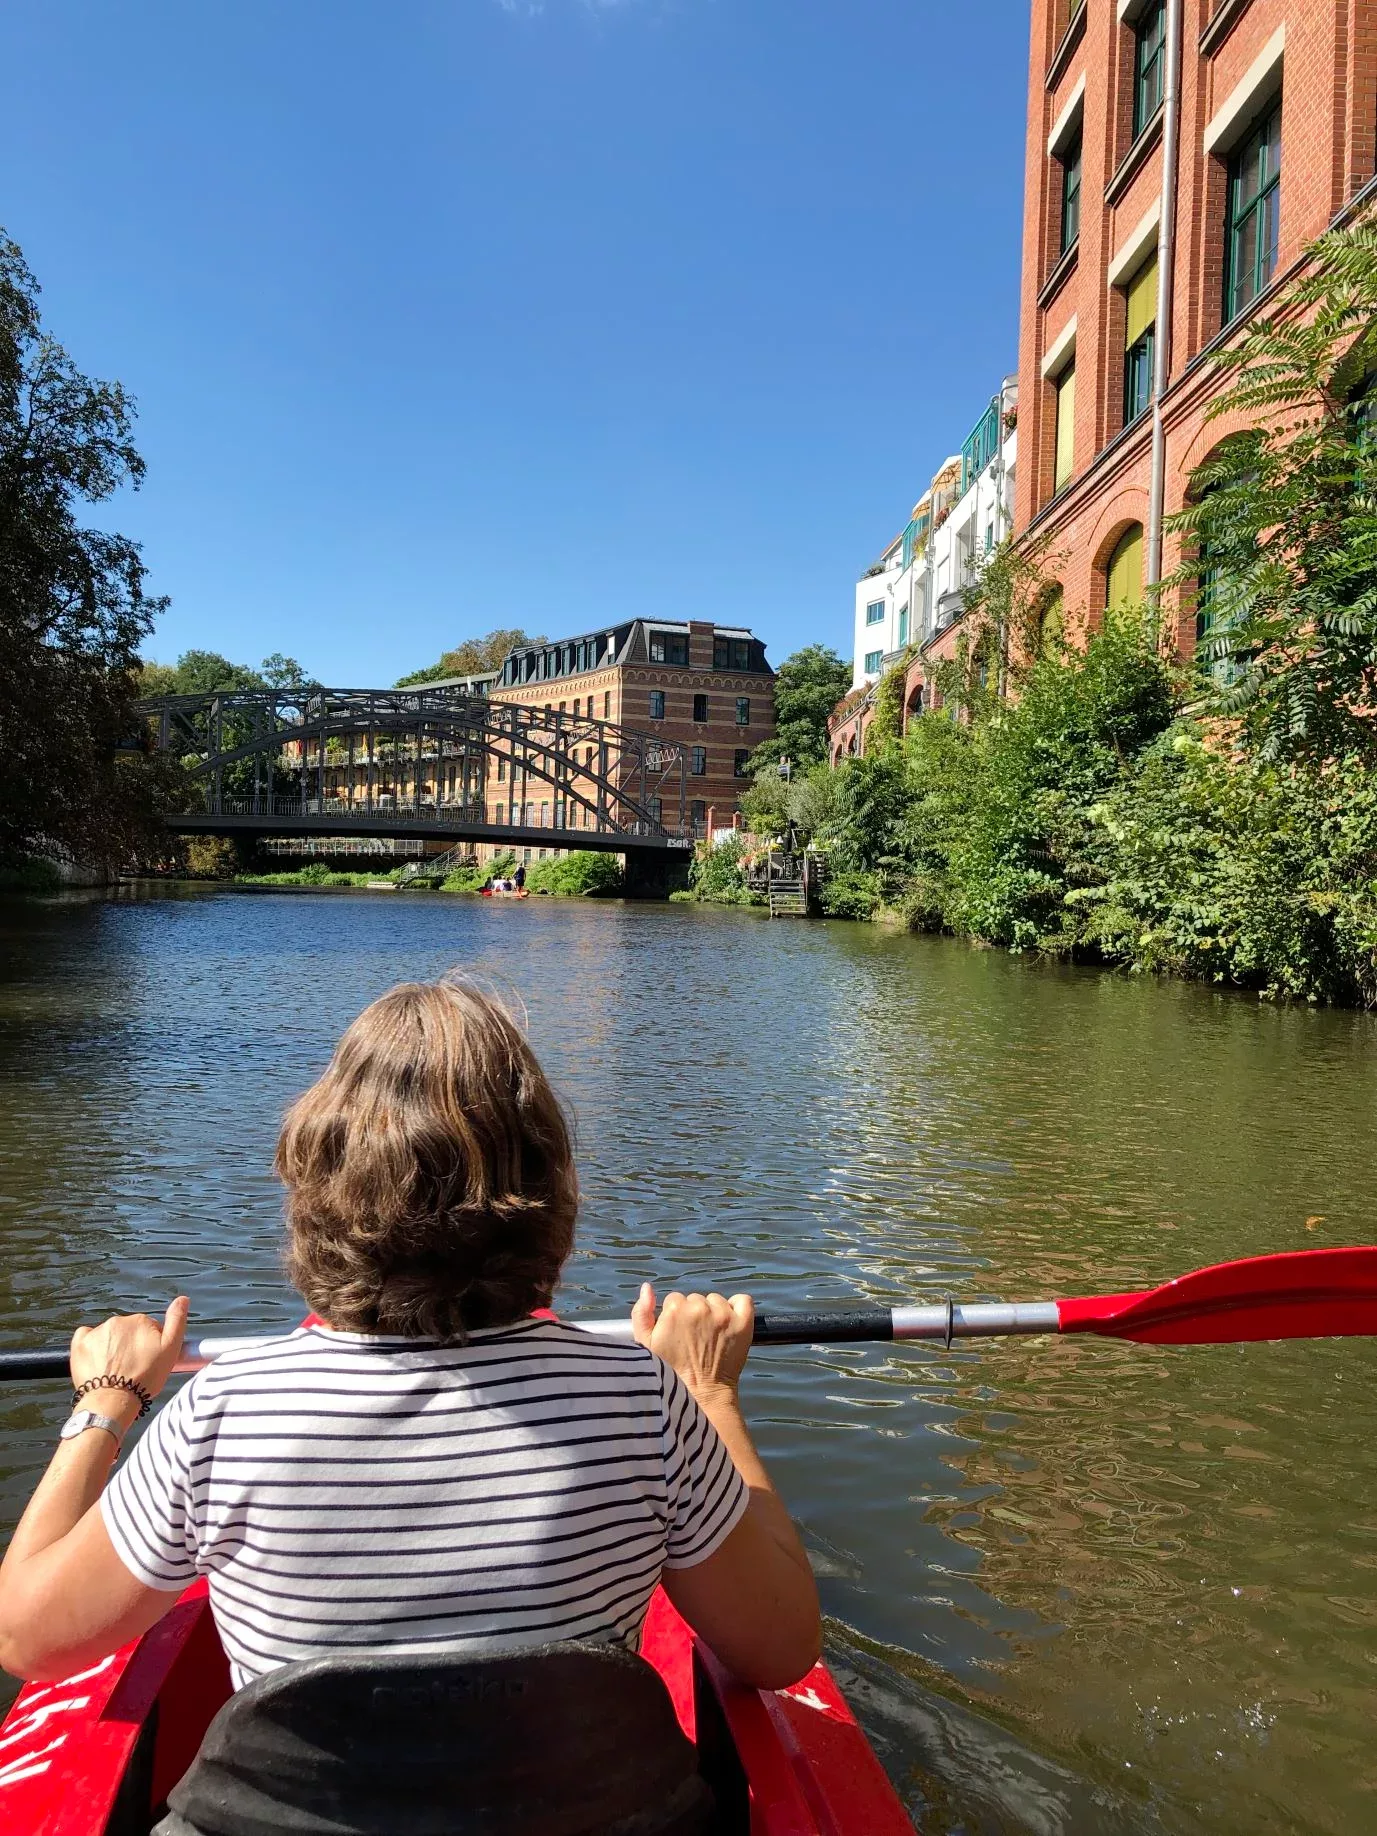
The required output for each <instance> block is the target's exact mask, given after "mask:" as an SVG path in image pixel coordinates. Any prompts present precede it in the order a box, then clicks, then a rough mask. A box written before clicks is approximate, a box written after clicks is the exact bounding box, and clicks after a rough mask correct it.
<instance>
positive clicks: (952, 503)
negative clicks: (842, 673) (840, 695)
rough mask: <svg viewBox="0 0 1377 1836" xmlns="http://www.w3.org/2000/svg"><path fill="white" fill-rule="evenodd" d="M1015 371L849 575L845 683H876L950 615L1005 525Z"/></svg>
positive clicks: (1014, 450) (1014, 453) (1012, 460)
mask: <svg viewBox="0 0 1377 1836" xmlns="http://www.w3.org/2000/svg"><path fill="white" fill-rule="evenodd" d="M1017 407H1018V378H1017V377H1016V376H1006V377H1005V379H1004V381H1003V383H1002V384H1001V385H1000V389H999V393H998V394H997V395H994V396H992V397H991V398H990V401H989V403H988V405H987V406H986V408H985V411H984V413H983V414H982V415H981V417H980V419H979V420H978V421H977V422H976V424H975V426H974V427H973V428H972V429H971V432H970V433H969V435H968V436H967V438H966V440H965V441H964V443H963V444H962V447H961V451H960V453H959V454H955V455H953V456H952V457H951V458H950V459H948V460H946V461H945V463H944V464H943V465H942V467H941V469H940V470H939V471H938V472H937V473H936V474H935V476H934V477H933V480H932V483H931V484H930V485H929V487H928V489H927V490H926V491H925V492H924V493H923V495H922V496H921V497H920V498H919V499H918V502H917V503H916V504H915V505H914V506H913V513H912V515H911V516H910V517H909V520H908V523H907V524H906V525H905V527H904V528H903V529H902V530H901V531H900V532H899V534H898V535H897V536H895V538H894V540H893V541H892V542H891V543H890V544H889V546H888V547H887V548H886V549H885V550H884V552H883V553H882V554H881V555H880V557H879V559H878V560H877V561H876V562H875V563H874V565H873V566H872V567H870V568H868V569H867V571H866V572H865V574H864V575H862V577H861V579H860V580H859V581H858V582H857V584H856V611H855V646H854V649H853V651H852V664H851V686H852V688H853V690H854V689H858V688H863V687H864V686H865V685H866V684H867V683H874V682H877V681H878V680H879V678H880V676H881V675H882V674H883V673H884V671H885V670H886V669H888V668H889V667H890V665H891V664H892V663H893V662H894V661H895V660H896V659H897V658H898V656H899V655H900V653H901V652H903V651H904V650H906V649H907V648H908V647H909V645H911V644H925V643H927V642H928V640H929V639H930V638H932V637H935V636H936V635H937V634H938V633H939V632H940V631H943V630H945V628H946V627H947V626H948V625H949V624H951V622H952V620H953V619H954V618H955V617H956V616H957V614H958V613H959V612H960V610H961V607H962V605H963V604H964V596H965V592H966V589H967V587H968V586H969V585H970V582H971V579H972V577H973V575H974V573H975V571H976V569H977V567H978V565H979V562H980V561H981V559H982V558H983V557H984V556H985V555H986V554H987V553H988V552H989V550H990V549H992V548H994V547H996V546H997V545H998V544H999V543H1000V542H1002V541H1003V540H1004V538H1005V536H1007V535H1008V534H1009V532H1010V530H1011V529H1012V528H1013V521H1014V468H1015V464H1016V462H1017V458H1018V433H1017V431H1016V427H1015V422H1016V420H1017Z"/></svg>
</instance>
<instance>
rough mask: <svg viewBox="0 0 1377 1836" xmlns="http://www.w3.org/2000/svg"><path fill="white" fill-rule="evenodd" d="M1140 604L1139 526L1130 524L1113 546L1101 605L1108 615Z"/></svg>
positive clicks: (1140, 528) (1141, 547)
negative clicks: (1103, 602)
mask: <svg viewBox="0 0 1377 1836" xmlns="http://www.w3.org/2000/svg"><path fill="white" fill-rule="evenodd" d="M1142 603H1143V525H1142V524H1141V523H1131V524H1130V525H1129V527H1128V528H1127V529H1126V530H1125V531H1124V533H1123V534H1122V535H1121V536H1120V537H1119V540H1118V541H1117V542H1116V543H1115V545H1114V553H1113V554H1112V555H1111V556H1110V557H1109V566H1108V567H1107V568H1106V570H1105V605H1106V606H1107V608H1108V609H1109V610H1110V611H1111V612H1119V611H1122V610H1123V609H1124V608H1125V607H1126V606H1139V605H1141V604H1142Z"/></svg>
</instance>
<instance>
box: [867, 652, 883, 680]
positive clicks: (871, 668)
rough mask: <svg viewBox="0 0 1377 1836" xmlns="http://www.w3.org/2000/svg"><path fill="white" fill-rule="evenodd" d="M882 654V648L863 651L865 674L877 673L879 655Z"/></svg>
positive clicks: (872, 674)
mask: <svg viewBox="0 0 1377 1836" xmlns="http://www.w3.org/2000/svg"><path fill="white" fill-rule="evenodd" d="M884 654H885V653H884V652H883V651H882V650H867V651H866V653H865V673H866V675H867V676H874V675H876V674H878V672H879V668H880V659H881V657H883V656H884Z"/></svg>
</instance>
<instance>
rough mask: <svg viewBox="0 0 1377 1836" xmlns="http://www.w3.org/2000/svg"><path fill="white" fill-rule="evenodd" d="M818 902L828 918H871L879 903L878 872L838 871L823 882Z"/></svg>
mask: <svg viewBox="0 0 1377 1836" xmlns="http://www.w3.org/2000/svg"><path fill="white" fill-rule="evenodd" d="M818 903H819V905H820V906H821V907H822V909H823V912H824V913H825V914H826V916H827V917H829V918H873V917H874V915H875V912H876V910H877V909H878V907H879V903H880V884H879V876H878V874H873V873H857V872H850V873H838V874H834V875H833V876H832V878H831V879H830V880H826V881H824V883H823V886H822V890H821V891H820V892H819V894H818Z"/></svg>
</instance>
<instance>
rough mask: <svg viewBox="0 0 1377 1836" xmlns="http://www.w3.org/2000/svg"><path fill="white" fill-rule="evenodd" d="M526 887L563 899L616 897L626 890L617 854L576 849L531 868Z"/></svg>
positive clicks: (534, 891)
mask: <svg viewBox="0 0 1377 1836" xmlns="http://www.w3.org/2000/svg"><path fill="white" fill-rule="evenodd" d="M526 890H527V892H533V893H554V894H555V895H556V896H557V897H559V898H562V899H607V898H615V897H616V896H617V894H618V893H620V892H621V890H622V868H621V862H620V861H619V860H618V859H617V857H616V855H615V854H595V853H594V852H593V851H592V850H591V849H576V850H575V851H574V852H573V853H572V854H566V855H563V856H562V857H560V858H559V859H557V860H551V861H537V862H536V863H535V864H534V866H532V867H529V868H528V869H527V871H526Z"/></svg>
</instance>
